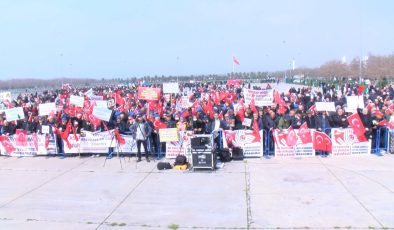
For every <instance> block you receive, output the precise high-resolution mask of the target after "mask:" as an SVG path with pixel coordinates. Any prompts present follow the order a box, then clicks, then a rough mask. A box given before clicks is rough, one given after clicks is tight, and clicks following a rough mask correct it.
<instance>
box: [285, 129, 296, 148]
mask: <svg viewBox="0 0 394 230" xmlns="http://www.w3.org/2000/svg"><path fill="white" fill-rule="evenodd" d="M286 144H287V145H288V146H290V147H292V146H294V145H296V144H297V135H296V133H295V131H294V129H293V127H291V126H290V127H289V128H288V129H287V136H286Z"/></svg>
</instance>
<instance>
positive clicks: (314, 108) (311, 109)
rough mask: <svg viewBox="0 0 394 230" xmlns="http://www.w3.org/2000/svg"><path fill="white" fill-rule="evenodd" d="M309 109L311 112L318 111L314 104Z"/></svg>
mask: <svg viewBox="0 0 394 230" xmlns="http://www.w3.org/2000/svg"><path fill="white" fill-rule="evenodd" d="M308 110H309V111H311V112H316V105H312V106H311V107H310V108H309V109H308Z"/></svg>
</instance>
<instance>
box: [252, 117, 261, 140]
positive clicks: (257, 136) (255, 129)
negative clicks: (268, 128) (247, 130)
mask: <svg viewBox="0 0 394 230" xmlns="http://www.w3.org/2000/svg"><path fill="white" fill-rule="evenodd" d="M253 134H254V136H255V140H254V141H253V142H256V140H257V141H260V139H261V137H260V129H259V121H258V120H257V119H254V120H253Z"/></svg>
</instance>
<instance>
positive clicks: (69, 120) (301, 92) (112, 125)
mask: <svg viewBox="0 0 394 230" xmlns="http://www.w3.org/2000/svg"><path fill="white" fill-rule="evenodd" d="M142 84H143V83H141V82H134V83H132V84H130V85H128V86H122V87H103V86H100V87H96V88H92V90H93V94H94V95H96V96H102V98H103V100H107V101H108V100H109V101H111V100H112V101H113V103H112V104H111V103H109V105H108V106H109V107H108V109H110V110H112V115H111V118H110V120H109V121H108V122H107V121H100V120H99V119H97V118H95V117H94V116H92V115H91V113H92V107H94V102H93V101H92V100H89V99H88V97H87V96H85V98H86V99H85V104H84V106H83V107H75V106H72V105H70V103H69V98H70V95H78V96H83V95H84V94H85V93H86V92H87V91H88V90H90V88H73V87H71V86H66V87H62V88H59V89H56V90H52V91H45V92H43V93H30V92H25V93H22V94H20V95H18V96H17V98H16V99H15V100H13V101H8V102H2V104H3V108H5V109H6V108H12V107H22V108H23V111H24V113H25V117H24V119H22V120H19V121H12V122H9V121H7V118H6V116H5V114H4V113H3V114H1V115H0V132H1V135H13V134H15V132H16V130H17V129H21V130H26V131H27V132H28V133H41V132H42V126H44V125H45V126H50V132H51V133H54V134H56V135H58V139H59V140H60V139H61V137H60V136H61V132H62V131H63V132H64V131H65V130H66V129H67V126H68V125H71V126H72V127H73V130H74V131H73V132H75V133H77V134H79V133H81V132H86V131H89V132H95V131H105V130H112V129H117V130H118V131H119V133H121V134H130V135H133V136H134V137H135V138H136V139H142V140H148V141H149V143H151V146H152V148H151V149H150V150H151V152H157V151H159V149H160V148H159V146H160V140H159V136H158V130H159V129H160V128H164V127H166V128H177V129H178V130H179V131H186V130H190V131H193V132H194V133H195V134H205V133H206V134H208V133H212V132H213V131H215V130H218V129H223V130H240V129H250V130H255V129H256V127H258V129H259V130H265V131H266V132H267V133H272V131H273V130H275V129H280V130H285V129H288V128H289V127H292V128H293V129H298V128H299V127H300V126H301V125H302V124H304V123H306V124H307V126H308V128H311V129H317V130H319V131H323V132H325V131H326V130H329V129H330V128H347V127H348V126H349V124H348V121H347V116H349V115H350V114H351V113H349V112H348V110H347V107H348V105H347V101H346V96H352V95H353V96H354V95H360V96H362V97H364V102H365V104H364V108H362V109H361V108H360V109H359V110H358V111H357V112H358V113H359V114H360V117H361V120H362V123H363V125H364V127H365V136H366V138H368V139H371V140H372V142H373V141H374V140H375V139H376V130H377V128H378V124H379V123H380V122H381V121H384V120H386V121H388V122H394V106H393V104H394V103H393V98H394V89H393V87H392V86H391V85H386V86H385V87H384V88H378V87H376V86H375V85H374V84H373V83H372V84H369V85H359V84H345V85H341V86H336V85H327V84H322V85H320V87H318V88H315V89H312V88H311V87H300V88H291V89H290V90H289V91H287V92H278V95H279V97H280V99H278V98H276V99H275V101H274V103H273V105H272V106H264V107H258V106H255V105H253V104H249V105H246V104H245V100H244V95H243V89H260V88H261V87H260V88H259V87H257V86H253V85H250V83H249V84H248V83H242V82H241V83H240V84H239V85H238V84H235V85H234V84H226V83H225V82H224V83H223V82H222V83H179V88H180V92H179V93H178V94H171V95H164V94H162V95H161V98H160V100H158V101H146V100H140V99H139V98H138V94H137V92H138V87H140V86H141V85H142ZM279 84H281V83H279ZM148 87H153V88H162V85H150V86H148ZM272 88H273V89H274V88H275V85H272ZM264 89H265V88H264ZM274 90H275V89H274ZM185 96H187V97H188V100H189V102H188V103H189V105H188V106H187V107H185V106H180V103H181V100H182V98H184V97H185ZM278 100H279V101H282V103H279V102H278ZM322 101H324V102H334V103H335V109H336V111H335V112H326V111H316V110H315V109H314V107H315V106H314V105H315V102H322ZM50 102H54V103H56V106H57V108H58V111H57V112H56V113H53V114H50V115H47V116H39V110H38V109H39V104H43V103H50ZM284 104H285V105H284ZM245 118H248V119H251V124H250V125H245V124H244V123H243V121H244V120H245ZM136 123H140V124H144V126H143V127H144V130H143V131H141V132H140V131H139V127H140V126H138V125H137V126H136V125H135V124H136ZM141 134H142V137H141ZM266 138H271V139H272V135H270V136H267V137H266ZM272 143H273V142H272ZM140 144H145V143H144V142H142V143H140ZM373 144H374V143H373ZM62 148H63V147H62V145H59V151H60V152H62V151H63V149H62ZM270 148H274V147H273V145H272V146H270Z"/></svg>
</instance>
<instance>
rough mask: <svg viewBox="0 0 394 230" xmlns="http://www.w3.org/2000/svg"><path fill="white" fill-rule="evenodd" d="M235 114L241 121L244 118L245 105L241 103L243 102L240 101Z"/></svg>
mask: <svg viewBox="0 0 394 230" xmlns="http://www.w3.org/2000/svg"><path fill="white" fill-rule="evenodd" d="M236 111H237V112H236V115H237V116H238V117H239V119H240V120H241V121H242V122H243V121H244V119H245V107H244V105H243V103H242V102H241V103H240V104H239V105H238V107H237V109H236Z"/></svg>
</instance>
